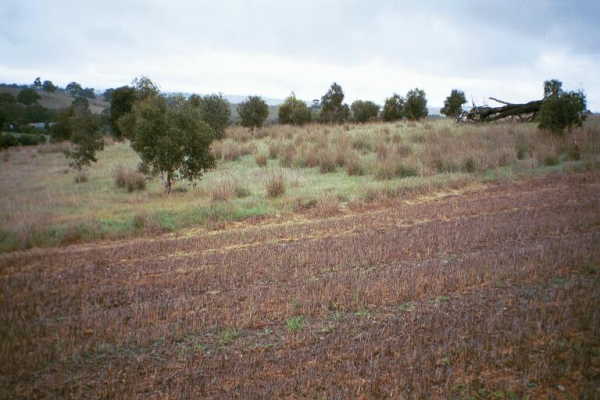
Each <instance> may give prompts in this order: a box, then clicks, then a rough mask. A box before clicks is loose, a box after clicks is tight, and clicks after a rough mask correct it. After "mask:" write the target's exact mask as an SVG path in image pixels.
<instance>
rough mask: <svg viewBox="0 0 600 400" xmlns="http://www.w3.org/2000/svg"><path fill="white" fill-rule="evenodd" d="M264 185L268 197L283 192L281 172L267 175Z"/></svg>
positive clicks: (283, 181) (283, 183) (277, 195)
mask: <svg viewBox="0 0 600 400" xmlns="http://www.w3.org/2000/svg"><path fill="white" fill-rule="evenodd" d="M265 186H266V189H267V196H268V197H271V198H276V197H280V196H282V195H283V194H284V193H285V180H284V179H283V175H281V174H273V175H271V176H269V177H268V179H267V183H266V185H265Z"/></svg>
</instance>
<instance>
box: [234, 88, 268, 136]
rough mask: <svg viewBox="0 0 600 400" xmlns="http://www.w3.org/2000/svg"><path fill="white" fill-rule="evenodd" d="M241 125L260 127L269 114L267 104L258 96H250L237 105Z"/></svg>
mask: <svg viewBox="0 0 600 400" xmlns="http://www.w3.org/2000/svg"><path fill="white" fill-rule="evenodd" d="M237 110H238V114H239V115H240V119H241V124H242V126H245V127H249V128H260V127H261V126H263V124H264V122H265V120H266V119H267V117H268V115H269V106H268V105H267V103H265V101H264V100H263V99H261V98H260V97H258V96H250V97H248V100H246V101H244V102H242V103H240V104H239V105H238V107H237Z"/></svg>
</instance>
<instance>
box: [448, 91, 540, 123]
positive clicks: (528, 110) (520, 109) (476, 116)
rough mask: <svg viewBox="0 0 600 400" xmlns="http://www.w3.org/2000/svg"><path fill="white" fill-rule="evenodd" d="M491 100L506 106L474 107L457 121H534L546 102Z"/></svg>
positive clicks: (462, 114)
mask: <svg viewBox="0 0 600 400" xmlns="http://www.w3.org/2000/svg"><path fill="white" fill-rule="evenodd" d="M490 100H493V101H495V102H497V103H500V104H504V105H503V106H501V107H489V106H475V105H473V107H472V108H471V109H470V110H469V111H464V112H463V113H461V114H460V115H459V117H458V119H457V120H458V121H459V122H492V121H498V120H502V119H509V118H514V119H517V120H519V121H533V120H534V119H535V116H536V115H537V113H538V112H539V111H540V108H541V107H542V104H543V102H544V101H543V100H535V101H530V102H529V103H523V104H515V103H508V102H506V101H503V100H498V99H496V98H494V97H490Z"/></svg>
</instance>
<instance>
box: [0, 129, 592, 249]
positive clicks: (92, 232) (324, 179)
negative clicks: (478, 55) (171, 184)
mask: <svg viewBox="0 0 600 400" xmlns="http://www.w3.org/2000/svg"><path fill="white" fill-rule="evenodd" d="M64 146H65V145H61V144H54V145H46V146H38V147H30V148H16V149H10V150H7V151H4V152H2V153H1V154H0V156H1V157H2V159H1V160H0V163H1V167H2V168H1V169H0V187H1V188H2V190H1V192H0V252H2V251H12V250H16V249H24V248H31V247H49V246H57V245H66V244H72V243H77V242H85V241H94V240H101V239H121V238H126V237H134V236H144V235H146V236H147V235H152V236H156V235H157V234H161V233H166V232H181V229H182V228H190V227H194V229H200V230H202V229H205V230H206V229H208V230H215V229H221V228H224V227H226V226H227V225H231V224H235V223H238V224H239V223H244V221H249V222H250V223H256V222H257V221H258V220H260V219H268V220H287V219H294V218H305V217H311V218H319V217H326V216H333V215H340V214H347V213H350V212H354V211H356V210H361V209H362V210H364V209H368V208H376V207H377V206H378V205H381V204H383V203H385V202H389V201H393V200H394V199H397V198H400V199H405V200H407V199H410V198H414V197H415V196H420V195H435V194H436V193H438V194H439V193H447V192H448V191H452V190H454V191H456V190H469V189H473V188H477V187H478V186H481V184H485V183H486V182H492V181H497V180H513V179H515V178H520V177H527V176H532V175H539V174H546V173H549V172H559V171H562V172H564V171H571V170H575V171H582V170H589V169H595V168H597V167H598V165H599V164H600V160H599V158H598V157H599V155H600V121H599V120H592V121H589V122H588V123H587V124H586V125H585V126H584V127H583V128H581V129H578V130H577V131H576V132H574V133H573V134H572V135H571V136H569V138H557V137H553V136H551V135H549V134H548V133H544V132H540V131H538V130H537V129H536V128H535V126H533V125H526V124H500V125H488V126H462V125H456V124H454V123H453V122H451V121H447V120H441V121H435V122H431V121H429V122H423V123H414V122H401V123H396V124H366V125H342V126H324V125H309V126H306V127H302V128H295V127H290V126H270V127H266V128H263V129H259V130H255V131H250V130H248V129H244V128H240V127H233V128H230V129H229V130H228V131H227V132H226V138H225V139H223V140H221V141H218V142H216V143H214V144H213V147H212V150H213V153H214V154H215V156H216V157H217V158H218V160H219V161H218V166H217V168H216V169H215V170H213V171H210V172H208V173H207V174H206V175H205V176H204V177H203V179H202V180H201V181H200V182H199V183H198V185H196V186H192V185H189V184H187V183H184V182H181V183H179V185H178V186H177V187H176V190H175V193H172V194H171V195H166V194H165V193H164V190H163V188H162V186H161V182H160V179H158V178H157V179H155V180H153V181H150V182H148V183H145V182H144V181H143V180H141V181H140V177H139V176H137V177H136V176H135V172H134V170H135V168H136V166H137V164H138V162H139V159H138V157H137V155H136V154H135V153H134V152H133V151H132V150H131V148H130V147H129V145H128V144H127V143H116V144H108V145H107V146H106V150H105V151H103V152H101V153H99V161H98V163H97V164H95V165H94V166H93V167H92V169H91V170H90V171H89V172H88V173H87V175H86V176H84V177H82V179H79V180H80V181H81V180H83V182H80V183H75V179H74V175H75V174H74V173H73V172H71V171H69V169H68V166H67V161H66V160H65V158H64V156H63V154H62V150H63V149H64ZM115 175H119V176H121V177H122V179H121V178H119V180H120V182H121V184H122V185H121V186H122V187H116V185H115ZM128 186H129V188H128ZM144 186H145V190H137V189H139V188H143V187H144ZM184 234H186V233H184Z"/></svg>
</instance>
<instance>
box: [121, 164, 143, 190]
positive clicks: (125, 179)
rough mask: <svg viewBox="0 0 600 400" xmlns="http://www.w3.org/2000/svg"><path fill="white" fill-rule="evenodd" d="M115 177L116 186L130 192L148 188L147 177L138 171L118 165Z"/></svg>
mask: <svg viewBox="0 0 600 400" xmlns="http://www.w3.org/2000/svg"><path fill="white" fill-rule="evenodd" d="M113 178H114V182H115V186H116V187H118V188H121V189H127V191H128V192H130V193H131V192H133V191H136V190H144V189H146V178H145V177H144V175H143V174H142V173H140V172H138V171H135V170H133V169H130V168H125V167H123V166H118V167H117V168H116V169H115V171H114V173H113Z"/></svg>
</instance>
